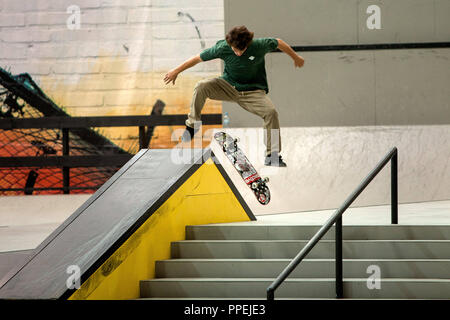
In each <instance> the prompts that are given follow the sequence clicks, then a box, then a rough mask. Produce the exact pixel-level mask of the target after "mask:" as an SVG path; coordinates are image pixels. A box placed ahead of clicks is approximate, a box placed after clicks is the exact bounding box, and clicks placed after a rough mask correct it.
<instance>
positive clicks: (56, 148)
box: [0, 68, 164, 195]
mask: <svg viewBox="0 0 450 320" xmlns="http://www.w3.org/2000/svg"><path fill="white" fill-rule="evenodd" d="M0 85H1V86H0V119H7V118H16V119H20V118H42V117H54V116H62V117H69V115H68V114H67V113H66V112H64V111H63V110H62V109H61V108H60V107H59V106H58V105H56V104H55V103H54V102H53V101H52V100H51V99H50V98H48V97H47V96H46V95H45V93H44V92H43V91H42V90H41V89H40V88H39V86H38V85H37V84H36V83H35V82H34V81H33V79H32V78H31V77H30V76H29V75H28V74H26V73H24V74H19V75H16V76H13V75H11V74H10V73H8V72H7V71H5V70H3V69H1V68H0ZM157 105H158V108H157V109H156V111H157V112H162V108H163V107H164V104H163V103H162V102H159V103H158V104H157ZM160 114H161V113H160ZM68 134H69V135H70V136H69V139H68V141H70V145H69V150H70V155H73V156H77V155H112V154H131V152H129V151H127V150H123V149H122V148H121V147H119V146H117V145H115V144H114V143H112V142H111V141H110V140H108V139H107V138H105V137H104V136H102V135H100V134H99V133H97V132H96V131H95V130H93V129H90V128H77V129H74V130H70V131H69V133H68ZM62 138H63V137H62V130H61V129H58V128H53V129H41V128H33V129H19V128H17V129H6V130H5V129H0V157H36V158H38V157H54V156H58V155H62V154H63V139H62ZM117 169H118V166H107V167H78V168H76V167H75V168H71V169H70V174H69V177H68V180H69V181H70V186H66V188H65V189H64V190H63V180H64V174H63V172H62V170H61V168H58V167H22V166H17V167H15V166H10V167H0V195H18V194H24V193H25V194H53V193H62V192H63V191H64V192H65V193H68V192H69V191H70V193H86V192H92V191H93V190H95V189H97V188H98V187H99V186H100V185H102V184H103V183H104V182H105V181H106V180H108V179H109V178H110V177H111V176H112V175H113V174H114V173H115V172H116V171H117Z"/></svg>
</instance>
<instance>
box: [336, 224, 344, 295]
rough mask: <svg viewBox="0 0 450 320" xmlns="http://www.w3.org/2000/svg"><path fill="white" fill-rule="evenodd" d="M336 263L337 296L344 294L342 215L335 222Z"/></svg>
mask: <svg viewBox="0 0 450 320" xmlns="http://www.w3.org/2000/svg"><path fill="white" fill-rule="evenodd" d="M335 232H336V233H335V250H336V256H335V259H336V261H335V265H336V298H338V299H339V298H342V297H343V296H344V286H343V279H342V269H343V268H342V216H340V217H339V218H338V219H337V220H336V223H335Z"/></svg>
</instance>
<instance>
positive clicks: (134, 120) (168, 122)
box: [0, 114, 222, 193]
mask: <svg viewBox="0 0 450 320" xmlns="http://www.w3.org/2000/svg"><path fill="white" fill-rule="evenodd" d="M186 119H187V116H186V115H150V116H106V117H66V116H51V117H42V118H3V119H0V130H14V129H61V131H62V134H61V136H62V155H61V156H53V155H51V156H37V157H29V156H28V157H0V168H5V167H9V168H11V167H12V168H17V167H59V168H62V175H63V186H62V187H61V188H29V187H24V188H23V189H21V190H23V191H24V192H28V193H29V192H32V191H33V190H36V191H38V190H55V189H58V190H63V191H64V193H69V190H82V189H95V188H96V187H95V186H94V187H70V181H69V179H70V174H69V173H70V168H75V167H108V166H118V167H119V166H120V167H121V166H123V165H124V164H125V163H126V162H127V161H128V160H130V159H131V158H132V156H133V155H132V154H130V153H128V152H126V151H124V150H122V149H121V148H118V147H117V146H116V145H114V144H112V143H110V142H109V140H107V139H106V138H104V137H103V136H100V135H98V134H96V133H95V132H92V131H91V130H86V129H87V128H91V127H139V149H143V148H147V147H148V144H149V135H151V133H152V131H151V130H152V129H153V128H154V127H156V126H184V125H185V120H186ZM201 121H202V124H203V125H219V124H221V123H222V115H221V114H204V115H202V116H201ZM69 131H70V132H72V133H74V134H75V135H78V136H82V137H83V138H85V137H86V136H87V135H89V138H90V139H89V142H90V143H96V142H97V143H96V144H95V145H98V149H99V151H101V154H94V155H70V150H69V139H70V138H69V136H70V135H69ZM17 190H18V189H17V188H11V189H5V188H3V189H0V191H17Z"/></svg>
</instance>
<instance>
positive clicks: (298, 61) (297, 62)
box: [294, 55, 305, 68]
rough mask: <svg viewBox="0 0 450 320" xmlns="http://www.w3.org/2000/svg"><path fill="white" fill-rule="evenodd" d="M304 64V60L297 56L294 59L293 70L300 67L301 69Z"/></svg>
mask: <svg viewBox="0 0 450 320" xmlns="http://www.w3.org/2000/svg"><path fill="white" fill-rule="evenodd" d="M304 64H305V59H303V58H302V57H300V56H299V55H297V56H296V57H295V58H294V68H301V67H303V65H304Z"/></svg>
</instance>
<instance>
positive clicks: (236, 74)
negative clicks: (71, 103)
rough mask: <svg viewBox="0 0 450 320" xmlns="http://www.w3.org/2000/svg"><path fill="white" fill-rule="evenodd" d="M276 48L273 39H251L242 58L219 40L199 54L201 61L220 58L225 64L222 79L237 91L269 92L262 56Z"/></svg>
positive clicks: (223, 41) (276, 41)
mask: <svg viewBox="0 0 450 320" xmlns="http://www.w3.org/2000/svg"><path fill="white" fill-rule="evenodd" d="M277 47H278V40H277V39H275V38H257V39H253V41H252V42H251V43H250V45H249V46H248V47H247V49H246V50H245V52H244V54H243V55H242V56H240V57H239V56H237V55H236V54H235V53H234V52H233V49H231V47H230V45H229V44H228V43H227V42H226V40H219V41H217V43H216V44H215V45H214V46H212V47H211V48H208V49H205V50H203V51H202V52H201V53H200V58H201V59H202V60H203V61H208V60H212V59H216V58H220V59H222V60H223V61H224V63H225V68H224V71H223V75H222V78H223V79H225V80H226V81H228V83H230V84H231V85H232V86H234V87H235V88H236V90H238V91H249V90H257V89H263V90H265V91H266V93H268V92H269V87H268V85H267V76H266V67H265V61H264V55H265V54H266V53H268V52H271V51H274V50H275V49H276V48H277Z"/></svg>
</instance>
